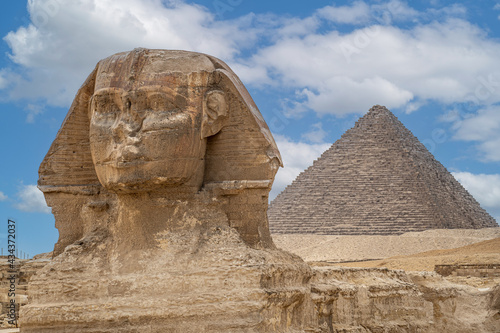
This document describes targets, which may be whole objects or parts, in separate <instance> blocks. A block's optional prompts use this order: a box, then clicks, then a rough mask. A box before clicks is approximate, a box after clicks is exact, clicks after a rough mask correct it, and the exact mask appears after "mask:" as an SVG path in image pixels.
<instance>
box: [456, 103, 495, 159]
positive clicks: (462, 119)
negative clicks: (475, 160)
mask: <svg viewBox="0 0 500 333" xmlns="http://www.w3.org/2000/svg"><path fill="white" fill-rule="evenodd" d="M448 117H449V118H452V119H453V121H454V124H453V128H454V129H455V135H454V139H456V140H463V141H475V142H478V144H477V148H478V150H479V152H480V154H481V156H480V157H481V158H483V159H484V160H486V161H500V149H499V147H500V106H498V105H494V106H490V107H487V108H483V109H480V110H479V111H478V112H477V113H476V114H470V113H468V114H461V113H458V112H454V113H452V114H451V115H449V116H448Z"/></svg>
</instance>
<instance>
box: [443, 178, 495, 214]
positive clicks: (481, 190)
mask: <svg viewBox="0 0 500 333" xmlns="http://www.w3.org/2000/svg"><path fill="white" fill-rule="evenodd" d="M452 174H453V176H454V177H455V178H456V179H457V180H458V181H459V182H460V183H461V184H462V185H463V186H464V187H465V188H466V189H467V191H469V193H470V194H471V195H472V196H473V197H474V198H476V200H477V201H478V202H479V203H480V204H481V206H482V207H483V208H485V209H487V210H488V211H489V212H490V213H491V214H493V215H495V216H494V217H495V219H496V220H497V221H500V174H491V175H487V174H472V173H470V172H453V173H452Z"/></svg>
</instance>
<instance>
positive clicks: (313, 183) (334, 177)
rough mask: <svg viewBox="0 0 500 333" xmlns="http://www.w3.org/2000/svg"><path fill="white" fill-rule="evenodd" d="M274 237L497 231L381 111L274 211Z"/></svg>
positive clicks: (306, 175) (283, 194)
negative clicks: (460, 229)
mask: <svg viewBox="0 0 500 333" xmlns="http://www.w3.org/2000/svg"><path fill="white" fill-rule="evenodd" d="M268 216H269V224H270V229H271V232H272V233H284V234H286V233H302V234H306V233H316V234H330V235H335V234H338V235H397V234H402V233H405V232H411V231H424V230H427V229H453V228H464V229H478V228H489V227H497V226H498V225H497V223H496V221H495V220H494V219H493V218H492V217H491V216H490V215H489V214H488V213H487V212H486V211H485V210H484V209H483V208H481V207H480V205H479V204H478V202H477V201H476V200H475V199H474V198H473V197H472V196H471V195H470V194H469V193H468V192H467V191H466V190H465V189H464V188H463V187H462V185H460V183H459V182H458V181H456V180H455V178H454V177H453V176H452V175H451V174H450V173H449V172H448V170H446V168H445V167H444V166H443V165H442V164H441V163H439V162H438V161H437V160H436V159H435V158H434V157H433V156H432V154H431V153H430V152H429V151H428V150H427V148H426V147H425V146H424V145H423V144H422V143H420V142H419V141H418V139H417V138H416V137H415V136H414V135H413V134H412V133H411V132H410V131H409V130H408V129H407V128H406V127H405V126H404V125H403V124H402V123H401V122H400V121H399V120H398V119H397V118H396V117H395V116H394V114H392V113H391V112H390V111H389V110H388V109H387V108H385V107H383V106H378V105H377V106H374V107H373V108H371V109H370V111H369V112H368V113H367V114H366V115H365V116H364V117H362V118H361V119H359V120H358V121H357V122H356V125H355V126H354V127H353V128H352V129H350V130H348V131H347V132H345V133H344V134H343V135H342V137H341V138H340V139H339V140H338V141H337V142H335V143H334V144H333V145H332V146H331V147H330V148H329V149H328V150H327V151H325V152H324V153H323V154H322V155H321V157H320V158H318V159H317V160H316V161H314V163H313V165H312V166H310V167H309V168H308V169H306V170H305V171H304V172H302V173H301V174H300V175H299V176H297V178H296V179H295V180H294V181H293V183H292V184H290V185H289V186H287V187H286V188H285V190H284V191H283V192H281V193H280V194H279V195H278V196H277V197H276V198H275V199H274V200H273V201H272V202H271V204H270V206H269V210H268Z"/></svg>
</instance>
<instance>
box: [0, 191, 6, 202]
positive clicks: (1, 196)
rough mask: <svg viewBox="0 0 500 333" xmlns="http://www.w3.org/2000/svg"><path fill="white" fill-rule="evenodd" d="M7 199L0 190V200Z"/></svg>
mask: <svg viewBox="0 0 500 333" xmlns="http://www.w3.org/2000/svg"><path fill="white" fill-rule="evenodd" d="M7 199H8V197H7V196H6V195H5V194H4V193H3V192H1V191H0V201H5V200H7Z"/></svg>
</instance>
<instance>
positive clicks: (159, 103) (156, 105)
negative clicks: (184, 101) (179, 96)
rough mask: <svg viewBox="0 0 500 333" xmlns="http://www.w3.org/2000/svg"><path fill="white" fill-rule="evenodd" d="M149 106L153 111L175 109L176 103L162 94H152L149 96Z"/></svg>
mask: <svg viewBox="0 0 500 333" xmlns="http://www.w3.org/2000/svg"><path fill="white" fill-rule="evenodd" d="M148 100H149V108H150V109H151V110H153V111H174V112H175V111H176V110H177V109H178V107H177V105H175V103H174V102H173V101H172V100H171V99H170V98H169V97H167V96H166V95H164V94H153V95H151V96H149V99H148Z"/></svg>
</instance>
